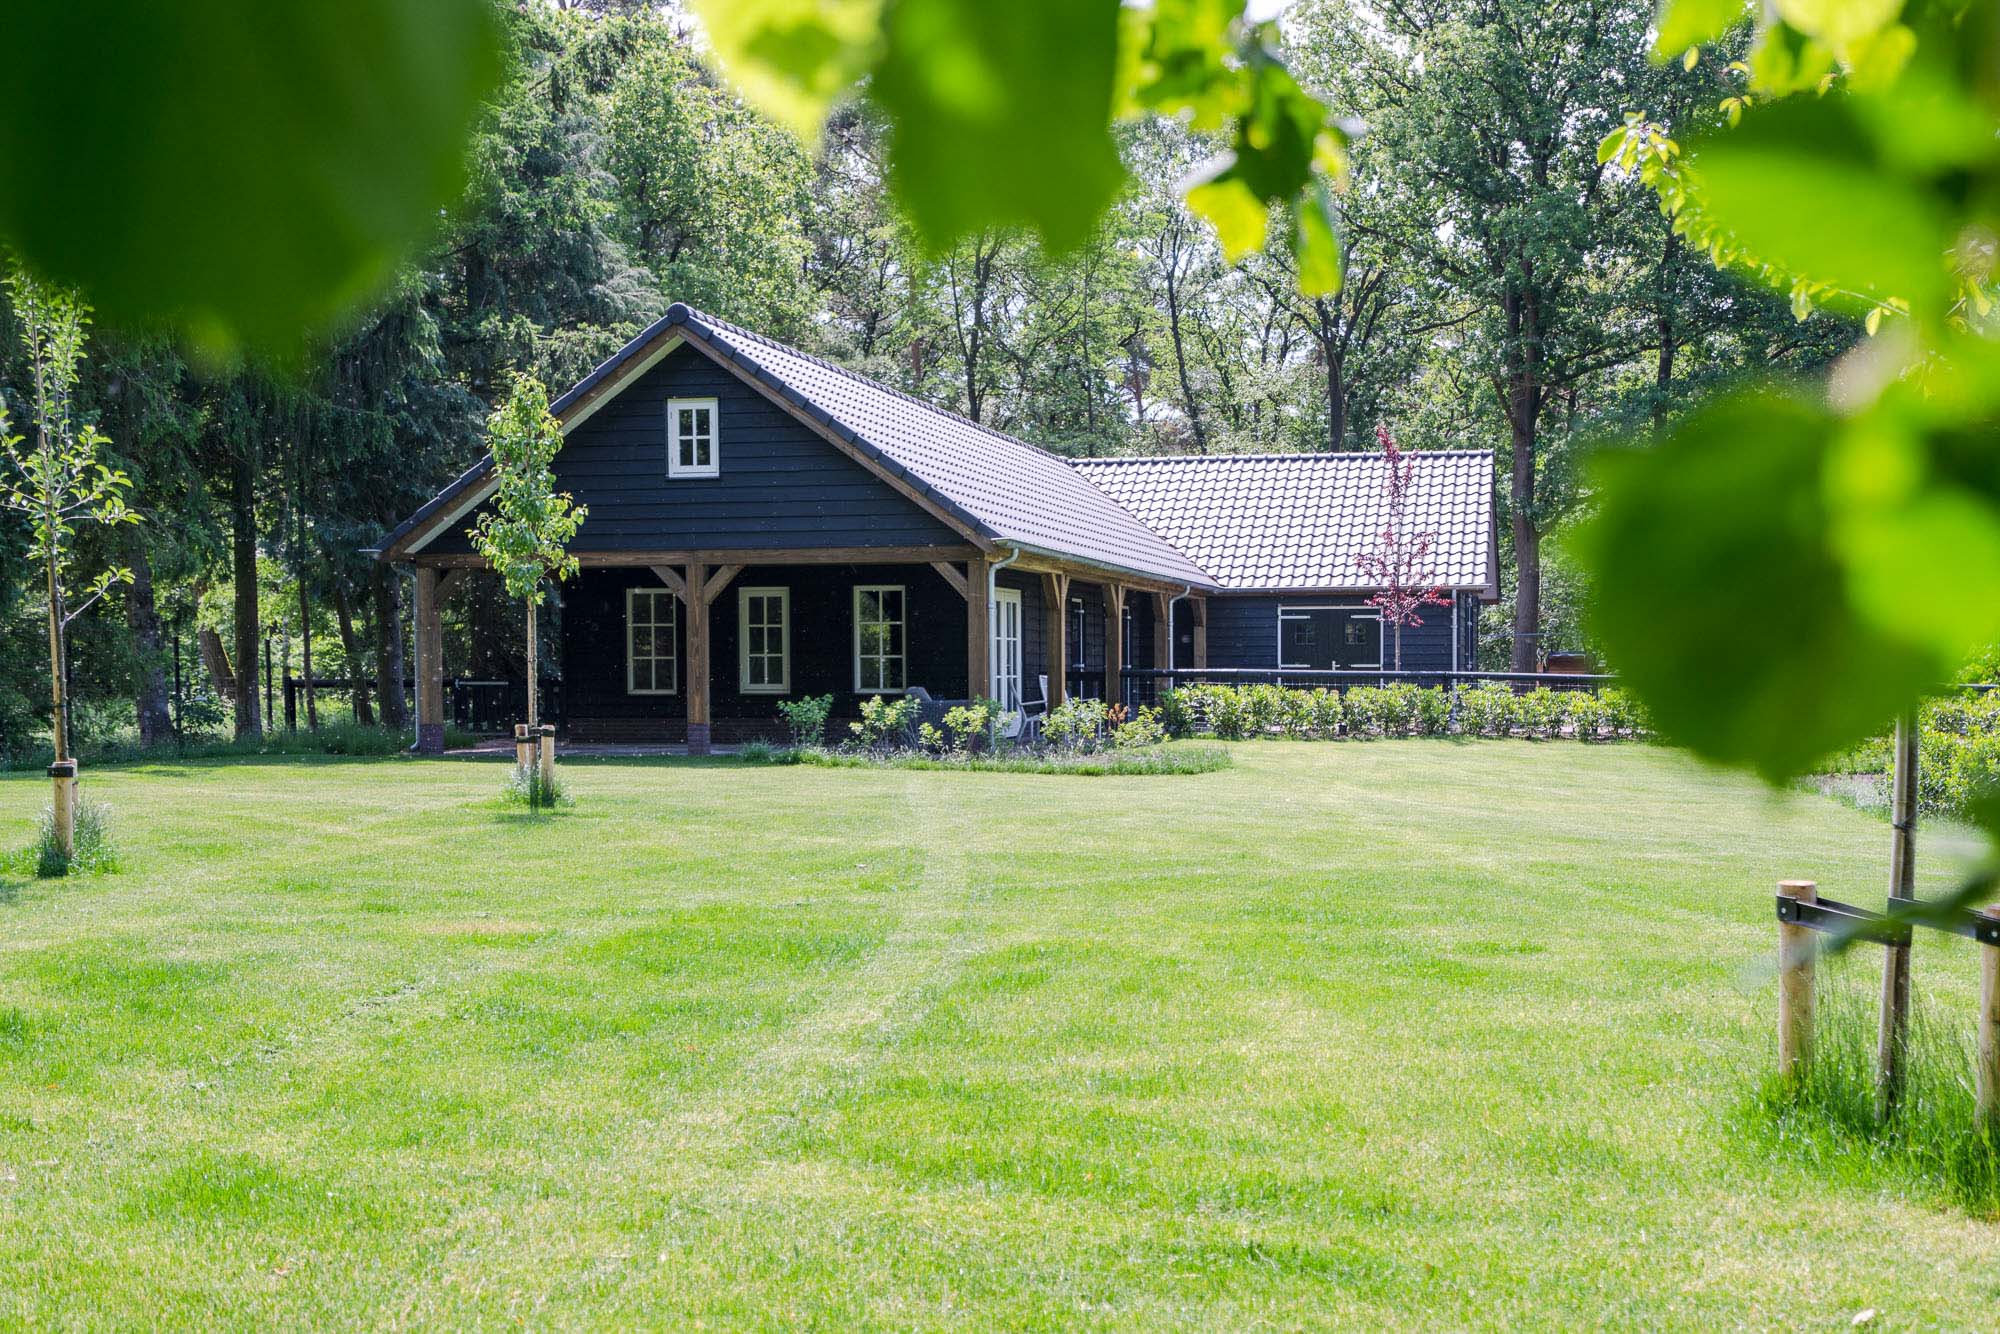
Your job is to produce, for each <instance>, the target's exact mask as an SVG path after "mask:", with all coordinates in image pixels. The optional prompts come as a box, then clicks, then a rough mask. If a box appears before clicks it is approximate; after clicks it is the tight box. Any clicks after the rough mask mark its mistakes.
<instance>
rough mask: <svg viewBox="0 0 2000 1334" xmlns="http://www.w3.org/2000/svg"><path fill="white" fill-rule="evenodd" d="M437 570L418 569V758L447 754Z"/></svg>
mask: <svg viewBox="0 0 2000 1334" xmlns="http://www.w3.org/2000/svg"><path fill="white" fill-rule="evenodd" d="M440 596H441V590H440V588H439V586H438V571H437V570H436V569H435V568H433V567H431V566H428V565H419V566H418V567H417V626H416V630H417V636H416V638H417V745H416V750H417V753H418V754H419V755H442V754H443V753H444V622H443V621H442V620H441V619H440V618H439V615H438V598H439V597H440Z"/></svg>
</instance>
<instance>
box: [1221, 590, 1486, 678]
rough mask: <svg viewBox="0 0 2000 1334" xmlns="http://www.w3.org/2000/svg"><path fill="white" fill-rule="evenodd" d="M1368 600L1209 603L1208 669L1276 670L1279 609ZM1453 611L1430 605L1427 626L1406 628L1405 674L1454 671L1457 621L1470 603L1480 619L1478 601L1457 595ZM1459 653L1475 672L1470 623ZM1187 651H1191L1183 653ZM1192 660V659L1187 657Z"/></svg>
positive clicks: (1385, 641)
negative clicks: (1454, 639) (1455, 620)
mask: <svg viewBox="0 0 2000 1334" xmlns="http://www.w3.org/2000/svg"><path fill="white" fill-rule="evenodd" d="M1363 601H1364V599H1362V598H1359V597H1355V596H1353V595H1352V594H1347V595H1342V596H1333V595H1328V596H1324V597H1314V596H1312V595H1310V594H1299V595H1296V596H1287V597H1271V596H1267V595H1263V594H1254V595H1241V596H1220V597H1211V598H1209V600H1208V665H1209V666H1211V667H1237V668H1255V669H1257V670H1260V671H1273V670H1276V668H1277V666H1278V608H1279V607H1304V606H1359V605H1361V603H1362V602H1363ZM1454 604H1455V605H1454V606H1451V607H1427V608H1425V609H1424V611H1423V618H1424V623H1423V624H1422V625H1411V626H1405V627H1404V628H1403V670H1404V671H1406V672H1443V671H1450V670H1452V669H1453V663H1452V651H1451V650H1452V623H1453V619H1454V617H1463V616H1465V615H1466V614H1467V612H1466V608H1467V606H1468V605H1471V606H1472V607H1473V611H1472V613H1471V614H1472V615H1475V616H1476V615H1477V599H1476V598H1475V597H1474V596H1473V595H1471V594H1468V593H1460V594H1457V595H1456V596H1455V598H1454ZM1393 633H1394V632H1393V631H1391V630H1390V629H1388V627H1386V626H1385V627H1384V628H1383V633H1382V663H1383V666H1385V667H1387V666H1389V665H1390V664H1391V663H1393V662H1394V660H1395V647H1394V643H1393V639H1392V635H1393ZM1458 645H1459V655H1458V664H1457V668H1458V670H1461V671H1466V670H1470V669H1471V668H1472V667H1473V666H1474V657H1475V648H1476V646H1475V644H1474V643H1473V638H1472V636H1470V635H1468V634H1466V633H1465V630H1464V623H1463V622H1462V621H1461V622H1460V626H1459V639H1458ZM1183 653H1184V654H1185V653H1186V650H1185V649H1183ZM1183 661H1185V662H1192V656H1191V655H1188V656H1186V657H1184V658H1183Z"/></svg>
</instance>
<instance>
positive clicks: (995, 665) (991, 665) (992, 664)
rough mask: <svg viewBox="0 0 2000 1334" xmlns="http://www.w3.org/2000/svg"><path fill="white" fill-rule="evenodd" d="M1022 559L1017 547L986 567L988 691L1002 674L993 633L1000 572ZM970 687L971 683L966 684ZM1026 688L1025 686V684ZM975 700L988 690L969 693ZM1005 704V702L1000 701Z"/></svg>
mask: <svg viewBox="0 0 2000 1334" xmlns="http://www.w3.org/2000/svg"><path fill="white" fill-rule="evenodd" d="M1019 559H1021V548H1019V547H1015V548H1014V549H1013V551H1011V552H1009V553H1008V555H1007V559H1006V560H1003V561H999V562H997V563H995V564H991V565H988V566H987V567H986V689H987V690H991V689H992V688H993V678H994V677H996V676H998V675H999V674H1000V637H999V636H998V635H996V634H994V633H993V630H994V625H993V615H994V612H995V611H996V610H997V609H998V607H999V605H1000V571H1002V570H1004V569H1006V568H1007V567H1008V566H1009V565H1012V564H1013V563H1014V562H1015V561H1017V560H1019ZM966 684H967V685H968V686H970V685H971V684H972V683H971V682H969V681H968V682H966ZM1024 688H1025V684H1024ZM969 693H970V694H971V695H972V697H973V698H974V699H979V698H980V697H981V696H984V695H985V694H986V690H976V691H970V692H969ZM1000 702H1001V703H1003V704H1004V703H1005V702H1006V701H1005V700H1002V701H1000Z"/></svg>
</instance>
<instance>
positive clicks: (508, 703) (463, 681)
mask: <svg viewBox="0 0 2000 1334" xmlns="http://www.w3.org/2000/svg"><path fill="white" fill-rule="evenodd" d="M357 686H359V688H360V689H362V690H365V691H366V692H367V693H368V696H369V698H370V699H371V700H372V699H373V698H374V697H375V682H374V681H373V680H362V681H359V682H357V681H355V680H354V679H353V678H351V677H345V676H316V677H314V678H313V679H312V690H313V694H314V695H315V696H316V697H317V698H318V700H319V701H320V703H321V707H324V706H325V702H327V701H328V700H329V699H330V700H333V701H339V702H340V704H341V707H342V711H343V712H346V713H348V714H349V715H350V716H351V715H352V710H353V701H354V692H355V689H356V687H357ZM416 691H417V683H416V681H415V680H413V679H411V678H409V677H405V678H404V679H403V701H404V704H405V706H406V709H407V711H408V714H409V716H411V717H415V716H416V709H417V704H416ZM305 694H306V681H305V678H304V677H299V676H288V677H286V678H285V684H284V696H285V700H284V706H285V730H286V731H288V732H296V731H298V729H299V720H300V718H301V717H303V716H304V715H305V713H306V707H305ZM444 694H445V700H446V706H445V711H446V713H447V715H448V716H449V717H450V719H451V723H452V726H454V727H457V728H459V729H460V730H462V731H466V732H473V733H478V734H481V735H497V734H500V733H505V732H508V731H511V730H512V729H513V726H514V724H515V723H517V722H520V721H521V720H523V719H525V718H526V717H527V716H528V692H527V690H526V688H525V687H524V686H523V685H522V683H521V682H519V681H505V680H496V681H487V680H474V679H472V678H470V677H457V676H448V677H446V678H445V682H444ZM562 699H563V692H562V680H561V678H560V677H557V678H554V679H545V680H544V681H543V682H542V699H541V706H542V707H541V713H540V717H541V720H542V721H544V722H549V723H555V724H557V725H558V726H560V725H561V723H562V720H563V717H562ZM376 707H377V710H378V712H379V709H380V707H381V706H380V705H379V704H377V706H376Z"/></svg>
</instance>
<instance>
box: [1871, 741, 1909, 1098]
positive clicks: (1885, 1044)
mask: <svg viewBox="0 0 2000 1334" xmlns="http://www.w3.org/2000/svg"><path fill="white" fill-rule="evenodd" d="M1889 823H1890V825H1891V827H1892V830H1893V832H1892V836H1891V841H1890V846H1889V904H1890V907H1892V908H1893V907H1894V906H1895V905H1896V904H1897V903H1898V902H1904V903H1908V902H1913V901H1914V900H1915V899H1916V897H1917V717H1916V714H1915V713H1914V712H1911V713H1907V714H1904V715H1903V716H1902V717H1900V718H1898V719H1897V720H1896V772H1895V776H1894V779H1893V786H1892V787H1891V789H1890V794H1889ZM1909 1031H1910V947H1909V946H1908V945H1890V946H1887V947H1885V948H1884V950H1883V953H1882V1022H1881V1028H1880V1032H1879V1033H1878V1034H1877V1037H1876V1042H1875V1119H1876V1120H1878V1121H1886V1120H1888V1119H1889V1114H1890V1113H1891V1112H1892V1111H1894V1110H1895V1107H1896V1103H1897V1101H1898V1100H1899V1099H1900V1098H1901V1097H1902V1095H1903V1049H1904V1047H1905V1045H1906V1044H1907V1042H1908V1040H1909Z"/></svg>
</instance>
